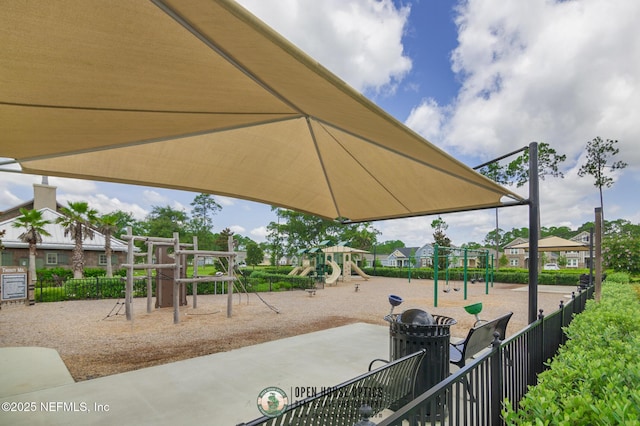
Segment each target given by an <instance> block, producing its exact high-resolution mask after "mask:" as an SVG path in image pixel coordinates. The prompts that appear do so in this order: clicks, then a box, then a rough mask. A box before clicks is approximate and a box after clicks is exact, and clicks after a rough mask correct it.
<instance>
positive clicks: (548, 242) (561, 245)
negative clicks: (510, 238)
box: [510, 237, 589, 251]
mask: <svg viewBox="0 0 640 426" xmlns="http://www.w3.org/2000/svg"><path fill="white" fill-rule="evenodd" d="M510 248H514V249H525V250H528V249H529V243H528V242H527V243H522V244H516V245H515V246H511V247H510ZM538 251H589V246H588V245H585V244H582V243H579V242H577V241H571V240H565V239H564V238H560V237H547V238H542V239H540V240H538Z"/></svg>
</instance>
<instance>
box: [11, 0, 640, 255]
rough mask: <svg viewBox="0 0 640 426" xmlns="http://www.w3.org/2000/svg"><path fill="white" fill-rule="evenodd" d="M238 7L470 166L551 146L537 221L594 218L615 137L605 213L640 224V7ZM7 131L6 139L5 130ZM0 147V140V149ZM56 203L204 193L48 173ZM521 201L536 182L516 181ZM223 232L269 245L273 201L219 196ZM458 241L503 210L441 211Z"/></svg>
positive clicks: (508, 217)
mask: <svg viewBox="0 0 640 426" xmlns="http://www.w3.org/2000/svg"><path fill="white" fill-rule="evenodd" d="M239 3H240V4H242V5H243V6H244V7H246V8H247V9H249V10H250V11H251V12H252V13H254V14H255V15H256V16H258V17H259V18H260V19H262V20H263V21H264V22H266V23H267V24H268V25H269V26H271V27H272V28H274V29H275V30H276V31H278V32H279V33H281V34H282V35H283V36H285V37H286V38H287V39H289V40H290V41H291V42H293V43H294V44H296V45H297V46H298V47H299V48H301V49H302V50H304V51H305V52H306V53H307V54H309V55H310V56H312V57H313V58H315V59H316V60H317V61H318V62H320V63H321V64H322V65H323V66H325V67H326V68H328V69H329V70H331V71H332V72H333V73H335V74H336V75H338V76H339V77H340V78H341V79H343V80H344V81H346V82H347V83H348V84H350V85H351V86H352V87H354V88H355V89H356V90H358V91H360V92H361V93H363V94H364V95H365V96H366V97H368V98H369V99H370V100H372V101H373V102H375V103H376V104H378V105H379V106H380V107H382V108H383V109H384V110H386V111H387V112H388V113H390V114H391V115H392V116H394V117H395V118H396V119H397V120H399V121H401V122H403V123H404V124H406V125H407V126H408V127H410V128H411V129H413V130H414V131H416V132H417V133H419V134H420V135H422V136H423V137H424V138H425V139H427V140H428V141H429V142H431V143H433V144H435V145H437V146H438V147H440V148H441V149H443V150H444V151H446V152H447V153H449V154H450V155H452V156H453V157H455V158H457V159H458V160H460V161H461V162H463V163H464V164H467V165H468V166H470V167H474V166H476V165H479V164H482V163H484V162H485V161H489V160H492V159H495V158H497V157H500V156H502V155H504V154H507V153H509V152H512V151H514V150H516V149H519V148H522V147H524V146H527V145H528V144H529V143H530V142H533V141H537V142H545V143H548V144H549V145H550V147H551V148H553V149H555V150H556V151H557V152H558V154H564V155H566V156H567V159H566V161H565V162H564V163H563V164H562V165H561V171H562V172H563V174H564V178H562V179H561V178H549V177H547V178H546V179H544V180H543V181H541V182H540V203H541V204H540V215H541V225H542V226H546V227H550V226H568V227H570V228H571V229H576V228H577V227H579V226H580V225H581V224H583V223H585V222H587V221H593V218H594V209H595V207H598V206H599V194H598V189H597V188H596V187H595V186H594V180H593V178H591V177H590V176H586V177H582V178H581V177H579V176H578V175H577V171H578V169H579V168H580V166H581V165H582V164H583V163H584V162H585V148H586V145H587V142H588V141H590V140H592V139H594V138H595V137H597V136H600V137H601V138H602V139H613V140H617V141H618V143H617V144H616V147H617V148H619V150H620V153H619V154H618V155H617V156H616V158H615V160H623V161H625V162H626V163H627V164H628V166H627V168H625V169H624V170H622V171H616V172H614V173H611V172H608V173H609V174H610V176H611V177H613V178H614V179H615V183H614V184H613V186H612V187H611V188H606V189H605V190H604V212H605V217H606V219H607V220H614V219H619V218H622V219H626V220H629V221H631V222H632V223H635V224H637V223H640V208H639V206H640V197H637V196H634V194H635V191H636V190H637V189H636V188H638V185H640V119H639V117H640V32H638V31H637V22H640V2H637V1H629V0H566V1H552V0H527V1H526V2H524V1H521V0H469V1H453V0H413V1H412V0H405V1H392V0H377V1H376V0H321V1H318V0H240V1H239ZM0 140H1V138H0ZM1 155H2V153H1V142H0V156H1ZM41 180H42V177H40V176H31V175H23V174H17V173H6V172H0V210H5V209H7V208H11V207H14V206H16V205H18V204H21V203H23V202H26V201H28V200H30V199H32V198H33V186H32V185H33V184H34V183H40V182H41ZM49 183H50V184H51V185H54V186H56V187H57V193H58V201H59V202H62V203H64V204H66V202H68V201H87V202H89V204H90V206H92V207H93V208H95V209H97V210H98V211H99V213H101V214H104V213H109V212H111V211H115V210H123V211H127V212H131V213H132V214H133V215H134V217H135V218H136V219H140V220H142V219H144V217H145V216H146V215H147V214H148V213H149V212H150V211H151V210H152V208H153V206H163V207H164V206H171V207H173V208H176V209H181V210H185V211H186V212H190V210H191V206H190V203H191V202H192V201H193V199H194V198H195V197H196V196H197V195H198V194H196V193H192V192H184V191H175V190H164V189H159V188H149V187H141V186H131V185H122V184H113V183H104V182H94V181H83V180H76V179H63V178H56V177H49ZM511 189H512V190H514V191H515V192H518V193H520V194H522V195H524V196H525V197H526V196H527V193H528V192H527V191H528V189H527V186H526V185H525V186H523V187H521V188H515V187H513V188H511ZM214 198H215V199H216V201H218V203H220V204H221V205H222V207H223V209H222V211H221V212H219V213H218V214H217V215H216V216H215V217H214V229H213V231H214V232H220V231H221V230H222V229H224V228H230V229H231V230H233V231H234V232H236V233H239V234H242V235H245V236H248V237H250V238H252V239H254V240H255V241H258V242H261V241H265V236H266V226H267V225H268V224H269V223H270V222H272V221H275V220H276V217H275V214H274V213H273V212H272V210H271V206H269V205H265V204H259V203H254V202H249V201H244V200H239V199H234V198H229V197H221V196H214ZM436 218H437V217H436V216H425V217H418V218H410V219H396V220H386V221H378V222H373V223H372V225H373V227H374V228H376V229H377V230H378V231H380V232H381V235H380V236H379V241H381V242H382V241H388V240H401V241H403V242H404V243H405V244H406V245H407V246H421V245H423V244H425V243H428V242H432V241H433V229H432V228H431V222H432V221H433V220H434V219H436ZM442 219H443V220H444V221H445V222H446V223H447V224H448V226H449V228H448V229H447V232H446V233H447V235H448V236H449V237H450V238H451V240H452V242H453V243H454V244H456V245H460V244H463V243H465V242H471V241H475V242H482V241H483V239H484V237H485V236H486V235H487V233H488V232H490V231H491V230H492V229H494V228H495V211H493V210H484V211H475V212H467V213H455V214H446V215H442ZM499 221H500V222H499V225H500V228H502V229H504V230H505V231H508V230H511V229H512V228H521V227H528V209H527V207H511V208H505V209H501V210H500V213H499Z"/></svg>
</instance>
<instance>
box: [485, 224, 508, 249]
mask: <svg viewBox="0 0 640 426" xmlns="http://www.w3.org/2000/svg"><path fill="white" fill-rule="evenodd" d="M482 242H483V243H484V244H485V245H487V246H490V245H492V244H493V245H494V246H495V247H496V250H497V253H500V250H502V249H503V248H504V246H505V244H508V243H509V241H505V238H504V231H503V230H502V229H500V228H497V229H493V230H491V231H489V232H488V233H487V235H485V237H484V240H482Z"/></svg>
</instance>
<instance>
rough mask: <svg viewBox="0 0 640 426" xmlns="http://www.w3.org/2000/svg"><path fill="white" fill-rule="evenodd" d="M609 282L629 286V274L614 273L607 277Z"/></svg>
mask: <svg viewBox="0 0 640 426" xmlns="http://www.w3.org/2000/svg"><path fill="white" fill-rule="evenodd" d="M607 281H608V282H616V283H620V284H629V274H627V273H626V272H613V273H610V274H608V275H607Z"/></svg>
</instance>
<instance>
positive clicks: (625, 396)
mask: <svg viewBox="0 0 640 426" xmlns="http://www.w3.org/2000/svg"><path fill="white" fill-rule="evenodd" d="M634 290H635V289H632V288H631V287H630V286H628V285H626V284H621V283H619V282H616V281H611V280H607V281H606V282H605V284H604V285H603V287H602V300H601V301H600V303H596V302H595V301H593V300H590V301H588V302H587V308H586V310H585V311H584V312H583V313H582V314H580V315H578V316H577V317H576V318H575V319H574V320H573V322H572V323H571V325H570V326H569V327H568V328H567V330H566V333H567V337H568V341H567V343H566V344H565V345H564V346H563V347H561V348H560V350H559V351H558V354H557V355H556V356H555V357H554V358H553V360H552V362H551V363H550V369H549V370H547V371H545V372H543V373H542V374H540V375H539V376H538V385H536V386H534V387H532V388H530V390H529V392H528V393H527V394H526V395H525V397H524V398H523V399H522V400H521V401H520V409H519V411H518V412H517V413H516V412H515V411H514V410H513V409H512V408H511V407H510V406H509V404H508V401H507V404H506V406H505V411H504V413H503V414H504V418H505V421H506V423H507V424H518V425H520V424H525V425H533V424H536V425H547V424H554V425H567V426H568V425H574V424H589V425H609V424H639V422H640V389H639V388H638V383H640V329H639V328H638V326H637V324H638V323H640V306H639V305H640V302H639V299H638V293H636V291H634Z"/></svg>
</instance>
